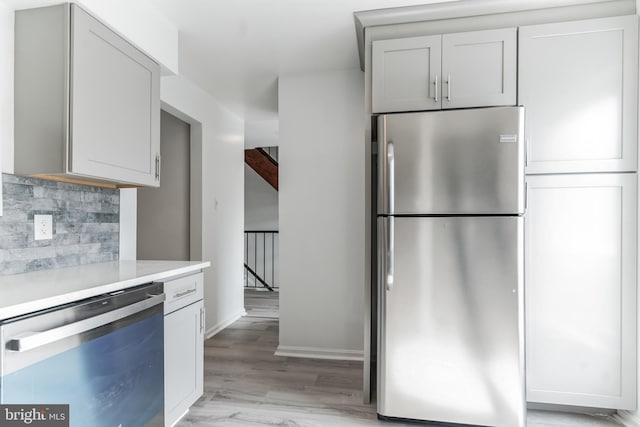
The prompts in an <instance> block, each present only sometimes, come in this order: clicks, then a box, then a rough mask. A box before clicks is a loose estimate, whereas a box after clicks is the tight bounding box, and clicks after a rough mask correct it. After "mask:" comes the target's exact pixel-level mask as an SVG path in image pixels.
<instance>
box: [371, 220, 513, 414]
mask: <svg viewBox="0 0 640 427" xmlns="http://www.w3.org/2000/svg"><path fill="white" fill-rule="evenodd" d="M378 227H379V236H380V237H379V248H380V249H381V250H380V252H379V257H380V259H379V261H380V262H379V264H380V265H381V267H380V275H379V276H380V281H379V283H380V286H379V306H378V309H379V313H378V314H379V316H380V322H379V329H378V333H379V336H378V346H379V347H378V414H380V415H382V416H385V417H397V418H408V419H417V420H428V421H437V422H448V423H461V424H473V425H483V426H497V427H522V426H524V414H525V396H524V368H523V367H524V362H523V360H524V355H523V353H524V349H523V339H522V337H523V316H522V313H523V311H522V304H523V285H522V284H523V267H522V266H523V238H522V235H523V220H522V218H521V217H475V218H474V217H454V218H449V217H431V218H424V217H423V218H418V217H403V218H393V217H381V218H379V219H378ZM390 230H393V231H392V232H391V231H390ZM389 251H391V253H390V254H389V253H388V252H389ZM389 260H392V262H393V268H392V269H391V270H389V268H388V267H389V266H388V263H389Z"/></svg>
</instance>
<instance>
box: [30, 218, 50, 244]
mask: <svg viewBox="0 0 640 427" xmlns="http://www.w3.org/2000/svg"><path fill="white" fill-rule="evenodd" d="M33 230H34V239H35V240H51V239H52V238H53V216H51V215H34V216H33Z"/></svg>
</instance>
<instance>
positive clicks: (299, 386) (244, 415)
mask: <svg viewBox="0 0 640 427" xmlns="http://www.w3.org/2000/svg"><path fill="white" fill-rule="evenodd" d="M278 322H279V321H278V319H273V318H259V317H243V318H242V319H240V320H238V321H237V322H235V323H234V324H233V325H231V326H229V327H228V328H226V329H225V330H223V331H222V332H220V333H219V334H217V335H216V336H214V337H213V338H211V339H209V340H207V341H206V342H205V367H204V370H205V374H204V375H205V382H204V396H203V397H202V398H201V399H200V400H198V402H197V403H196V404H195V405H194V406H193V407H192V408H191V410H190V411H189V413H188V414H187V415H186V416H185V417H184V418H183V420H182V421H180V422H179V423H178V424H177V426H179V427H188V426H194V427H210V426H216V427H217V426H301V427H302V426H305V427H324V426H346V427H351V426H354V427H359V426H374V425H378V426H388V427H396V426H404V425H411V426H415V425H416V424H403V423H388V422H382V421H379V420H377V418H376V412H375V406H373V405H364V404H363V403H362V383H361V381H362V380H361V378H362V363H361V362H347V361H335V360H317V359H301V358H291V357H279V356H274V355H273V353H274V351H275V350H276V347H277V343H278ZM527 425H528V427H615V426H619V424H617V423H615V422H613V421H612V420H610V419H609V418H608V417H594V416H586V415H573V414H559V413H549V412H542V411H529V413H528V417H527Z"/></svg>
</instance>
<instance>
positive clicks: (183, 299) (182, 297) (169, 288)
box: [164, 273, 203, 314]
mask: <svg viewBox="0 0 640 427" xmlns="http://www.w3.org/2000/svg"><path fill="white" fill-rule="evenodd" d="M202 288H203V274H202V273H198V274H192V275H190V276H185V277H180V278H177V279H173V280H167V281H165V282H164V293H165V302H164V314H167V313H171V312H173V311H175V310H177V309H179V308H181V307H185V306H187V305H189V304H192V303H194V302H196V301H199V300H201V299H202V295H203V289H202Z"/></svg>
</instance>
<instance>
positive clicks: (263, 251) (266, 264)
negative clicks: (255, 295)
mask: <svg viewBox="0 0 640 427" xmlns="http://www.w3.org/2000/svg"><path fill="white" fill-rule="evenodd" d="M244 286H245V288H265V289H267V290H269V291H274V290H276V289H278V288H279V277H278V231H277V230H251V231H245V232H244Z"/></svg>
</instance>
